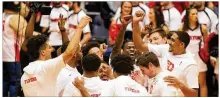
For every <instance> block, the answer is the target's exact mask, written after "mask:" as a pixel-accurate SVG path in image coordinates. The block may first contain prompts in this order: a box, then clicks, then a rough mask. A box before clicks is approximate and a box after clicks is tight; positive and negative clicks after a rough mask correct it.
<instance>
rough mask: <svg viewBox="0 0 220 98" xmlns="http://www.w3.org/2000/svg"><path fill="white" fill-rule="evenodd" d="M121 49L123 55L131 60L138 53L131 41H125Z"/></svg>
mask: <svg viewBox="0 0 220 98" xmlns="http://www.w3.org/2000/svg"><path fill="white" fill-rule="evenodd" d="M122 49H123V54H125V55H129V56H130V57H131V58H132V60H135V58H136V57H137V54H138V53H137V50H136V48H135V46H134V42H133V41H132V40H125V41H124V43H123V46H122Z"/></svg>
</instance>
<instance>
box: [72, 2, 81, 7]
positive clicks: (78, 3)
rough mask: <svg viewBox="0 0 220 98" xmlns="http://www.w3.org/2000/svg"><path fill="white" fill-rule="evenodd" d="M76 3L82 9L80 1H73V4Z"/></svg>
mask: <svg viewBox="0 0 220 98" xmlns="http://www.w3.org/2000/svg"><path fill="white" fill-rule="evenodd" d="M74 3H77V5H78V6H79V7H80V5H81V2H79V1H73V4H74Z"/></svg>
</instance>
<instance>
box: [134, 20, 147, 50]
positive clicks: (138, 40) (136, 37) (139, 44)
mask: <svg viewBox="0 0 220 98" xmlns="http://www.w3.org/2000/svg"><path fill="white" fill-rule="evenodd" d="M132 37H133V42H134V45H135V48H136V49H137V50H138V51H140V52H145V51H146V50H147V48H144V43H143V42H142V38H141V35H140V26H139V23H138V22H133V34H132Z"/></svg>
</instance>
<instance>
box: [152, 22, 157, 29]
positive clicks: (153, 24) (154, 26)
mask: <svg viewBox="0 0 220 98" xmlns="http://www.w3.org/2000/svg"><path fill="white" fill-rule="evenodd" d="M151 23H152V26H153V28H156V27H157V23H156V20H155V21H152V22H151Z"/></svg>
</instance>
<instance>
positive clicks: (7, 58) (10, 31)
mask: <svg viewBox="0 0 220 98" xmlns="http://www.w3.org/2000/svg"><path fill="white" fill-rule="evenodd" d="M18 17H19V18H20V21H18V20H17V19H18ZM2 19H3V21H2V26H3V27H2V46H3V47H2V60H3V61H4V62H18V61H20V49H21V45H22V43H23V41H24V35H23V34H24V33H25V32H24V31H23V29H25V28H26V26H27V22H26V20H25V19H24V18H23V17H22V16H19V15H16V14H6V13H4V14H3V18H2ZM16 21H17V22H16ZM18 22H20V23H18ZM10 23H16V24H19V26H20V27H19V28H20V29H19V30H18V32H17V30H15V29H18V28H12V26H11V25H10ZM20 24H22V25H20ZM22 32H23V33H22Z"/></svg>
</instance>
